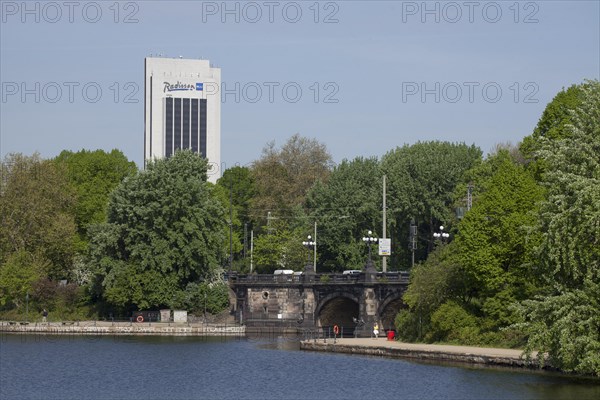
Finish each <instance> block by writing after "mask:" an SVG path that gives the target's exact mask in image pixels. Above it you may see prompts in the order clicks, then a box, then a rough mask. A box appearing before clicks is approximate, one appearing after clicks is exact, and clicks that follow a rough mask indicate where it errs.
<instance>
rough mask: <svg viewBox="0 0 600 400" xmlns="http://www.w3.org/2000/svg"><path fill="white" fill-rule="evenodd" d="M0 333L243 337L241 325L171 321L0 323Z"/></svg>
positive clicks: (244, 332)
mask: <svg viewBox="0 0 600 400" xmlns="http://www.w3.org/2000/svg"><path fill="white" fill-rule="evenodd" d="M0 332H5V333H37V334H57V335H65V334H67V335H69V334H70V335H169V336H234V337H238V336H245V335H246V329H245V327H244V326H240V325H237V324H203V323H189V324H188V323H173V322H170V323H169V322H142V323H138V322H111V321H77V322H75V321H61V322H48V323H42V322H30V323H25V322H15V321H0Z"/></svg>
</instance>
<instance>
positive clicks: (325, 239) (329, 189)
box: [306, 157, 381, 271]
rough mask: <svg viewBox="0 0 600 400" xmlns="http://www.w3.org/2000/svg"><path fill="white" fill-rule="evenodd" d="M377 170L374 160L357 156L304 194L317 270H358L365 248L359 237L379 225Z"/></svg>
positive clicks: (345, 161) (361, 264)
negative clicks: (314, 230)
mask: <svg viewBox="0 0 600 400" xmlns="http://www.w3.org/2000/svg"><path fill="white" fill-rule="evenodd" d="M380 192H381V170H380V168H379V162H378V160H377V158H375V157H372V158H362V157H357V158H355V159H354V160H351V161H349V160H343V161H342V162H341V163H340V164H338V165H337V166H336V167H335V168H334V169H333V171H332V172H331V175H330V176H329V179H328V181H327V182H326V183H323V182H317V184H316V185H315V186H314V187H313V188H312V190H311V191H310V192H309V194H308V195H307V201H306V204H307V208H308V210H309V213H310V217H311V219H312V218H314V219H315V220H316V221H317V222H318V237H317V252H318V254H319V258H320V259H321V260H323V262H322V263H320V264H319V266H318V269H319V270H323V269H325V270H338V271H341V270H344V269H361V268H362V267H363V266H364V264H365V260H366V259H365V256H366V252H367V249H366V246H365V245H364V243H362V241H361V238H362V237H363V236H365V234H366V232H367V231H368V230H376V229H377V228H378V227H379V226H381V211H380V207H379V204H380V203H378V199H379V197H380Z"/></svg>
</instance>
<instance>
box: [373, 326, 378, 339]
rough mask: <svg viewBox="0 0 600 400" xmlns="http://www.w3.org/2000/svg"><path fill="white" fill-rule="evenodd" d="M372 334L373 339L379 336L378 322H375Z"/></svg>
mask: <svg viewBox="0 0 600 400" xmlns="http://www.w3.org/2000/svg"><path fill="white" fill-rule="evenodd" d="M373 335H375V339H378V338H379V324H378V323H377V322H375V325H374V326H373Z"/></svg>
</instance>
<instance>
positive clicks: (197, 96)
mask: <svg viewBox="0 0 600 400" xmlns="http://www.w3.org/2000/svg"><path fill="white" fill-rule="evenodd" d="M144 75H145V81H144V92H145V93H144V165H145V164H146V163H147V162H148V161H150V160H153V159H158V158H163V157H170V156H171V155H173V154H174V153H175V152H176V151H177V150H183V149H191V150H192V151H193V152H195V153H199V154H201V155H202V156H203V157H205V158H207V159H208V162H209V171H208V180H209V181H210V182H216V180H217V179H218V178H219V177H220V176H221V172H220V165H221V101H220V96H219V90H218V89H219V87H220V85H221V69H220V68H213V67H211V66H210V62H209V61H208V60H190V59H181V58H163V57H147V58H146V59H145V62H144Z"/></svg>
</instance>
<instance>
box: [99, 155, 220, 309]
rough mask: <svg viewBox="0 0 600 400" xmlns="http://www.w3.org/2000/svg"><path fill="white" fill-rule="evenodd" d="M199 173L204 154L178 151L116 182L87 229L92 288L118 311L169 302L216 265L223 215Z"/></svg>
mask: <svg viewBox="0 0 600 400" xmlns="http://www.w3.org/2000/svg"><path fill="white" fill-rule="evenodd" d="M206 178H207V162H206V160H205V159H203V158H201V157H200V156H198V155H196V154H193V153H192V152H190V151H180V152H177V153H176V154H175V155H174V156H172V157H170V158H167V159H162V160H157V161H154V162H151V163H149V164H148V165H147V168H146V170H145V171H143V172H141V173H139V174H137V175H135V176H133V177H130V178H128V179H126V180H124V181H123V182H122V183H121V184H120V185H119V187H117V189H116V190H115V191H114V192H113V193H112V196H111V199H110V202H109V206H108V223H106V224H101V225H97V226H95V227H94V228H93V229H92V232H91V233H92V238H91V242H90V255H91V259H92V263H93V265H94V266H95V267H96V268H97V272H96V273H97V277H96V282H95V283H96V285H95V289H96V293H98V292H100V293H102V296H103V297H104V299H106V300H107V301H108V302H109V303H110V304H113V305H115V306H119V307H122V308H124V309H129V308H132V307H137V308H139V309H142V308H148V307H160V306H174V305H176V303H178V302H179V301H180V299H181V298H183V297H184V296H182V292H184V291H185V288H186V286H187V284H188V283H190V282H195V281H202V280H204V279H205V278H206V277H207V276H210V275H211V274H212V273H213V271H214V270H215V269H217V268H218V265H219V254H220V249H221V248H222V245H223V242H224V239H225V238H224V234H223V232H224V230H225V226H226V221H227V219H226V217H225V213H224V210H223V207H222V205H221V202H220V201H219V200H218V199H217V198H215V196H214V195H213V193H212V192H213V186H212V185H210V184H208V183H207V182H206Z"/></svg>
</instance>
